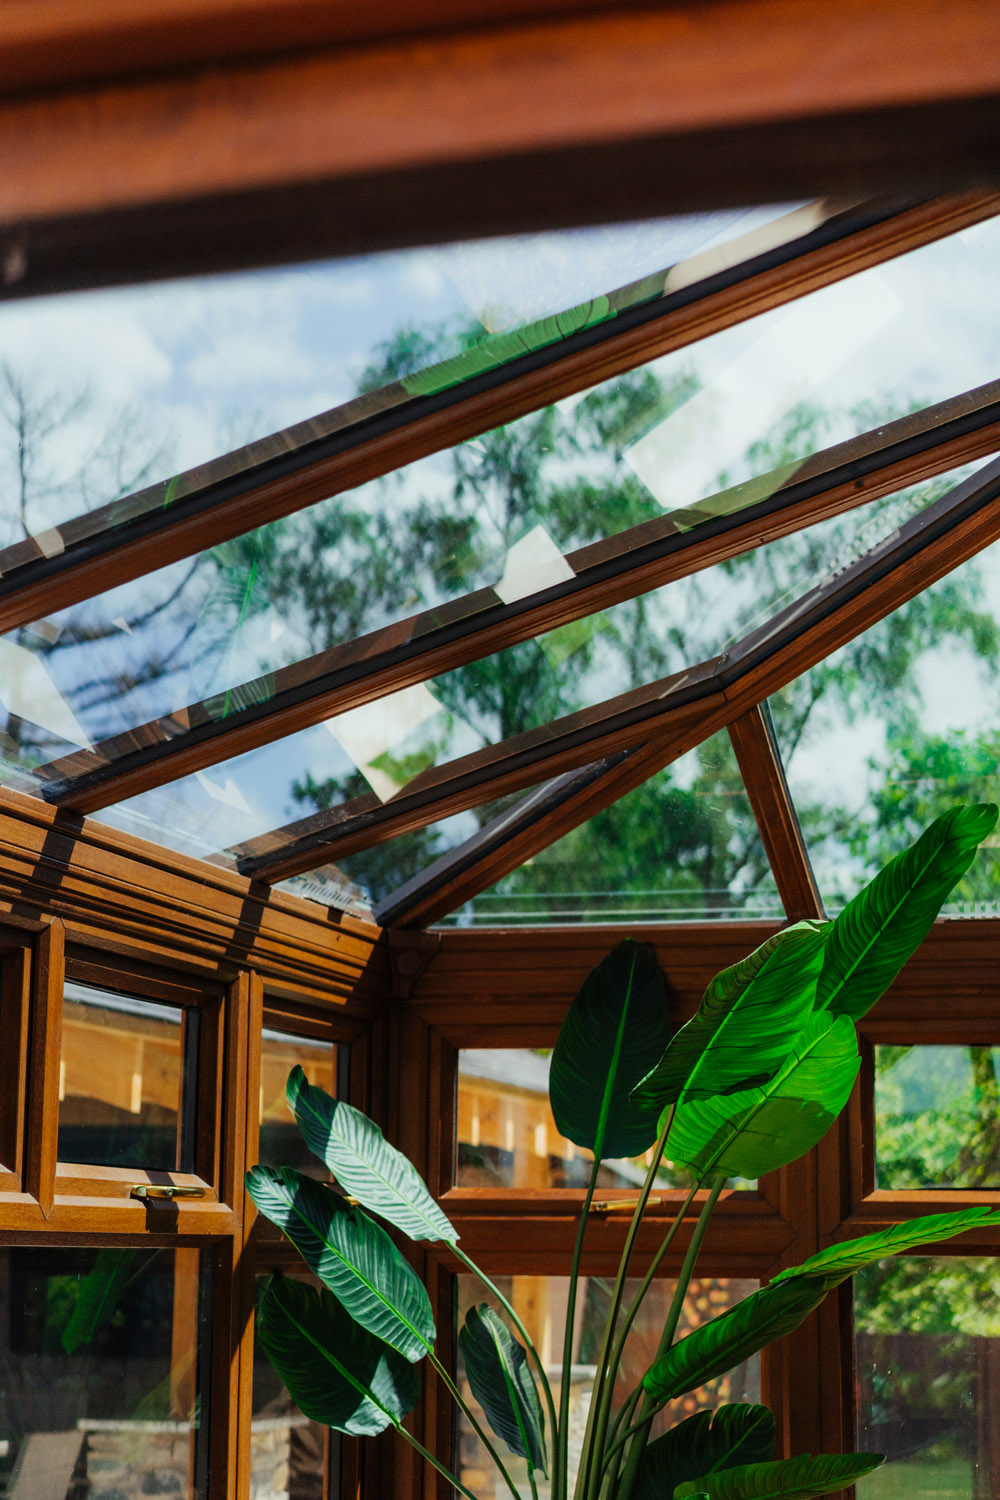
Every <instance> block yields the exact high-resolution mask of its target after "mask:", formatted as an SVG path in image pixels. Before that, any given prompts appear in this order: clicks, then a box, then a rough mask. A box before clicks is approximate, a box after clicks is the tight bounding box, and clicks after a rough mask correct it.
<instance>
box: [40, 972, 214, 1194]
mask: <svg viewBox="0 0 1000 1500" xmlns="http://www.w3.org/2000/svg"><path fill="white" fill-rule="evenodd" d="M196 1026H197V1015H196V1013H194V1012H192V1011H188V1012H185V1011H182V1010H180V1009H178V1008H177V1007H175V1006H170V1005H159V1004H156V1003H154V1002H153V1001H150V1000H140V999H138V998H137V997H134V996H131V995H116V994H111V993H110V992H108V991H107V990H99V989H93V988H91V987H90V986H88V985H82V984H74V983H73V982H71V981H67V984H66V988H65V992H64V998H63V1029H62V1056H61V1060H60V1065H59V1139H58V1148H57V1149H58V1156H59V1160H60V1161H66V1162H89V1163H92V1164H94V1165H95V1166H104V1167H145V1168H147V1169H158V1170H164V1171H176V1170H188V1169H189V1168H188V1163H187V1162H186V1160H185V1146H186V1142H185V1141H184V1140H183V1136H184V1130H183V1124H182V1109H181V1102H182V1097H183V1090H184V1073H185V1067H184V1062H185V1053H186V1052H190V1050H191V1047H192V1045H193V1035H192V1033H193V1031H194V1029H195V1027H196Z"/></svg>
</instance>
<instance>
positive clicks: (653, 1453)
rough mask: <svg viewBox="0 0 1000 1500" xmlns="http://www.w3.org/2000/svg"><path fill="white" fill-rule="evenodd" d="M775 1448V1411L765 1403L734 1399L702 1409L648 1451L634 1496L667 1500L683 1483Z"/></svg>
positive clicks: (758, 1458)
mask: <svg viewBox="0 0 1000 1500" xmlns="http://www.w3.org/2000/svg"><path fill="white" fill-rule="evenodd" d="M773 1454H774V1417H773V1416H772V1414H771V1412H770V1411H769V1410H768V1408H767V1407H766V1406H751V1405H749V1404H743V1403H735V1404H734V1405H732V1406H720V1407H719V1409H718V1410H717V1411H714V1412H711V1411H699V1412H696V1413H695V1415H694V1416H693V1417H688V1418H687V1420H686V1421H684V1422H679V1423H678V1425H677V1426H676V1427H672V1428H671V1430H670V1431H669V1432H668V1433H666V1434H665V1435H664V1436H663V1437H660V1438H657V1439H656V1441H655V1442H652V1443H650V1445H649V1447H648V1448H647V1449H646V1452H645V1453H644V1454H643V1459H642V1467H641V1468H640V1470H639V1479H638V1482H637V1484H636V1487H635V1492H634V1500H663V1497H664V1495H672V1494H673V1493H674V1489H675V1488H676V1486H677V1485H679V1484H685V1483H686V1482H687V1481H688V1480H691V1479H698V1478H699V1477H700V1476H701V1475H702V1474H713V1473H715V1471H716V1470H718V1469H731V1468H734V1467H736V1466H738V1465H742V1464H757V1463H765V1462H767V1460H769V1459H770V1458H771V1457H772V1456H773Z"/></svg>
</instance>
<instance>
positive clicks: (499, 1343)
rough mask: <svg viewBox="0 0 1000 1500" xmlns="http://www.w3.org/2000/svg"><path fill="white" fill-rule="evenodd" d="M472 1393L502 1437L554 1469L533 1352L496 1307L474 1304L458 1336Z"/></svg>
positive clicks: (541, 1466) (524, 1455) (536, 1462)
mask: <svg viewBox="0 0 1000 1500" xmlns="http://www.w3.org/2000/svg"><path fill="white" fill-rule="evenodd" d="M458 1347H459V1348H460V1349H461V1351H462V1358H463V1359H464V1360H465V1373H466V1375H467V1376H468V1379H469V1385H470V1386H471V1387H472V1394H473V1395H474V1396H475V1398H476V1400H477V1401H478V1402H479V1404H480V1406H481V1407H482V1408H483V1411H484V1412H485V1413H486V1417H487V1420H488V1421H489V1424H490V1426H491V1427H492V1428H493V1431H494V1432H495V1433H496V1435H497V1437H501V1438H503V1440H504V1442H505V1443H506V1444H507V1447H508V1448H509V1449H510V1451H511V1452H512V1453H517V1454H519V1455H520V1456H521V1458H526V1459H527V1460H528V1463H529V1464H530V1466H531V1467H532V1468H533V1469H541V1471H542V1473H543V1474H548V1467H547V1464H546V1457H545V1420H544V1418H543V1416H542V1407H541V1403H540V1401H539V1399H538V1392H537V1391H536V1389H535V1382H534V1380H533V1379H532V1377H531V1371H530V1369H529V1368H528V1356H527V1354H526V1353H525V1351H524V1349H523V1347H522V1346H521V1345H520V1344H519V1343H518V1341H517V1339H516V1338H515V1337H514V1335H513V1334H512V1333H511V1331H510V1329H509V1328H508V1327H507V1325H506V1323H504V1322H503V1321H502V1320H501V1319H500V1318H498V1317H497V1315H496V1313H495V1312H494V1311H493V1309H492V1307H489V1306H488V1305H487V1304H486V1303H485V1302H483V1303H481V1304H480V1305H479V1307H471V1308H470V1309H469V1311H468V1313H467V1314H466V1318H465V1326H464V1327H463V1329H462V1331H461V1333H460V1334H459V1336H458Z"/></svg>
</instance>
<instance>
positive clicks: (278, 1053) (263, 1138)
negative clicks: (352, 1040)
mask: <svg viewBox="0 0 1000 1500" xmlns="http://www.w3.org/2000/svg"><path fill="white" fill-rule="evenodd" d="M339 1050H340V1049H338V1047H337V1045H336V1043H332V1042H329V1041H322V1040H320V1039H318V1038H316V1037H310V1036H294V1035H292V1034H291V1033H290V1032H285V1031H270V1030H265V1031H264V1033H263V1036H262V1039H261V1054H260V1148H259V1151H258V1154H257V1160H258V1161H259V1162H262V1163H263V1164H264V1165H265V1166H269V1167H297V1168H298V1170H299V1171H300V1172H305V1173H306V1174H307V1175H308V1176H309V1177H318V1178H320V1179H322V1180H323V1181H326V1180H327V1179H328V1178H329V1176H330V1173H329V1170H328V1169H327V1168H326V1167H325V1166H324V1165H323V1163H322V1162H320V1161H317V1159H316V1157H315V1156H314V1155H313V1154H312V1152H311V1151H310V1150H309V1147H308V1146H307V1145H306V1143H305V1141H304V1140H303V1139H302V1133H301V1131H300V1130H299V1128H298V1126H297V1125H296V1123H295V1117H294V1116H293V1114H292V1112H291V1110H290V1109H289V1108H288V1102H287V1100H286V1098H285V1084H286V1082H287V1080H288V1075H289V1073H290V1072H291V1071H292V1069H293V1068H294V1067H300V1068H301V1069H302V1071H303V1072H304V1073H305V1075H306V1077H307V1078H308V1080H309V1082H310V1083H314V1084H315V1085H316V1086H317V1088H321V1089H325V1090H326V1092H327V1093H328V1094H330V1095H331V1097H332V1098H334V1099H335V1098H336V1097H337V1060H338V1051H339Z"/></svg>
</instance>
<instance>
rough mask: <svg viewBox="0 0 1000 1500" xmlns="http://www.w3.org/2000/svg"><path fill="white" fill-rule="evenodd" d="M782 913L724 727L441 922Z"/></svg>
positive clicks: (777, 915)
mask: <svg viewBox="0 0 1000 1500" xmlns="http://www.w3.org/2000/svg"><path fill="white" fill-rule="evenodd" d="M754 917H761V918H771V919H777V920H781V919H782V918H783V917H784V910H783V908H782V905H781V900H780V898H779V896H778V891H777V887H776V886H775V883H774V877H773V875H772V874H771V870H770V867H769V865H768V862H767V857H766V855H765V853H764V848H763V845H762V843H761V839H760V834H759V832H758V829H757V824H756V822H755V821H754V816H753V813H752V811H751V809H750V802H749V799H748V797H747V794H746V792H745V790H744V787H743V781H742V779H741V777H740V773H739V769H738V767H737V764H736V757H735V755H734V754H733V750H732V746H731V744H730V741H729V736H728V734H726V733H725V731H723V732H721V733H719V734H716V735H713V736H712V738H711V739H709V740H706V742H705V743H704V744H703V745H700V746H699V747H698V748H697V749H696V750H693V751H691V752H690V753H689V754H687V755H685V756H682V757H681V759H679V760H677V761H675V763H674V764H673V765H672V766H668V767H667V769H666V770H664V771H661V772H660V773H659V774H658V775H656V776H653V777H651V778H650V779H649V781H647V782H644V783H643V785H642V786H639V787H636V788H635V790H634V791H631V792H628V793H627V794H626V795H625V796H624V797H622V798H621V799H620V800H619V801H618V802H616V803H614V804H613V805H612V806H611V807H609V808H606V809H605V810H604V811H603V812H600V813H597V814H595V816H594V817H592V818H590V819H589V820H588V822H586V823H583V824H581V825H580V827H579V828H575V829H573V831H572V832H571V833H568V834H566V835H565V837H563V838H561V839H560V840H559V841H558V843H555V844H553V845H551V847H550V848H548V849H545V850H543V851H542V852H541V853H540V854H536V855H535V856H534V858H532V859H530V860H528V861H527V862H526V863H525V864H524V865H522V866H521V868H520V869H518V870H515V871H514V872H513V873H512V874H510V875H505V876H504V877H503V879H502V880H500V881H498V882H497V884H496V885H494V886H492V887H491V888H490V889H489V890H486V891H484V892H483V893H482V894H481V895H479V896H476V897H475V899H474V900H471V901H468V902H466V904H465V905H464V906H463V907H462V908H461V909H460V910H458V911H456V912H452V913H451V914H450V915H449V916H448V917H446V918H445V919H444V924H445V925H449V926H454V925H459V926H470V925H483V926H506V925H508V924H511V923H522V924H539V923H550V922H552V923H577V922H619V921H620V922H629V923H635V922H678V921H683V922H697V921H704V920H720V921H722V920H727V919H728V920H734V919H740V920H746V919H748V918H754Z"/></svg>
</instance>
